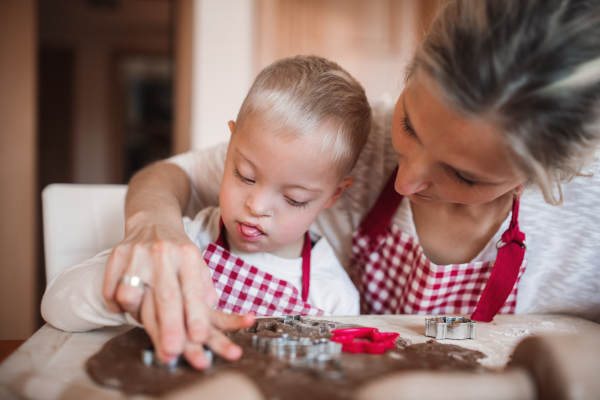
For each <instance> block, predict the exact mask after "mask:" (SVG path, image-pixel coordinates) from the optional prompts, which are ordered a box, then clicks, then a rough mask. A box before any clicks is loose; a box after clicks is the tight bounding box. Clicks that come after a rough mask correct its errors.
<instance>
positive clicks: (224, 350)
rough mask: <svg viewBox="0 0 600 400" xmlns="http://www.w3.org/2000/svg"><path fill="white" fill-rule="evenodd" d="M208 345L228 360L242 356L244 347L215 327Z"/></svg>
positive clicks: (207, 342)
mask: <svg viewBox="0 0 600 400" xmlns="http://www.w3.org/2000/svg"><path fill="white" fill-rule="evenodd" d="M206 345H207V346H208V347H209V348H210V349H211V350H212V351H214V352H215V353H216V354H218V355H220V356H221V357H223V358H224V359H226V360H229V361H235V360H237V359H238V358H240V357H241V356H242V348H241V347H240V346H238V345H237V344H235V343H233V341H231V339H229V338H228V337H227V336H225V334H223V333H222V332H219V331H217V330H214V329H213V332H212V334H211V335H210V337H209V338H208V340H207V341H206Z"/></svg>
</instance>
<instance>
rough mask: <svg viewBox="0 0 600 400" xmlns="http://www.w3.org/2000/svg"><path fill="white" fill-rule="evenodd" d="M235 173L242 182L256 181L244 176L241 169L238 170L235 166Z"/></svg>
mask: <svg viewBox="0 0 600 400" xmlns="http://www.w3.org/2000/svg"><path fill="white" fill-rule="evenodd" d="M233 174H234V175H235V176H236V177H237V178H238V179H239V180H240V181H242V182H244V183H254V181H253V180H252V179H248V178H246V177H245V176H243V175H242V174H240V171H238V170H237V168H235V169H234V170H233Z"/></svg>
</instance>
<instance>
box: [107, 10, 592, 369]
mask: <svg viewBox="0 0 600 400" xmlns="http://www.w3.org/2000/svg"><path fill="white" fill-rule="evenodd" d="M598 37H600V2H599V1H575V0H510V1H504V2H498V1H494V0H482V1H476V2H475V1H471V0H456V1H452V2H450V3H449V4H447V6H446V7H445V8H444V9H443V10H442V11H441V13H440V14H439V15H438V16H437V18H436V20H435V21H434V23H433V25H432V28H431V30H430V32H429V33H428V34H427V36H426V38H425V40H424V42H423V44H422V45H421V46H420V48H419V49H418V50H417V53H416V55H415V59H414V63H413V64H412V66H411V67H410V69H409V73H408V78H407V83H406V87H405V90H404V91H403V93H402V95H401V96H400V98H399V99H398V101H397V102H396V103H395V106H394V105H393V104H392V103H391V102H386V101H382V102H380V103H378V104H374V105H373V110H374V124H373V128H372V132H371V137H370V139H369V142H368V143H367V145H366V147H365V148H364V150H363V152H362V154H361V159H360V160H359V163H358V164H357V166H356V168H355V170H354V172H353V174H352V175H353V176H354V177H355V178H356V183H355V184H354V186H353V187H351V188H350V189H349V190H348V191H347V193H345V194H344V196H342V198H341V199H340V201H338V203H337V204H336V206H335V207H332V208H331V209H329V210H327V211H326V212H324V213H322V214H321V215H320V217H319V219H318V220H317V222H316V223H315V225H314V226H313V227H312V228H311V230H312V231H313V232H314V233H315V234H319V235H324V236H326V237H327V239H328V240H329V242H330V243H331V244H332V246H333V247H334V248H335V249H336V251H337V255H338V257H339V258H340V260H341V261H342V263H343V264H344V265H345V266H347V267H348V268H350V266H352V271H350V272H352V273H355V274H356V276H357V279H358V281H359V282H360V283H361V286H362V292H363V296H364V297H363V300H364V301H365V304H366V306H367V309H366V311H370V312H421V313H426V312H429V311H431V310H439V311H440V312H448V313H450V312H456V313H469V314H470V313H472V312H474V313H475V314H474V317H477V318H478V319H480V320H490V319H491V318H493V315H495V314H496V313H497V312H518V313H525V312H555V313H570V314H576V315H580V316H583V317H586V318H590V319H594V320H598V319H600V296H599V295H598V293H599V292H600V287H599V282H600V273H599V272H598V271H599V270H600V266H598V263H599V262H598V261H597V260H598V259H599V257H598V256H600V246H598V245H597V244H596V243H597V242H598V239H600V228H599V226H600V225H599V224H600V218H599V217H598V216H599V215H600V203H599V202H598V200H597V199H598V198H600V184H599V183H600V182H599V179H600V178H597V177H596V176H589V177H582V176H580V175H585V174H588V175H591V174H589V173H590V172H593V171H590V170H591V169H593V168H595V166H596V164H591V163H592V162H593V157H594V154H595V152H596V150H597V148H598V143H599V141H600V43H599V42H598V39H597V38H598ZM392 112H393V114H392ZM390 133H391V134H390ZM225 148H226V147H217V148H216V149H212V150H211V151H208V152H202V153H193V152H192V153H188V154H185V155H181V156H178V157H175V158H173V159H171V160H170V162H167V163H159V164H155V165H153V166H151V167H149V168H147V169H145V170H143V171H140V173H138V174H137V175H136V176H135V177H134V178H133V179H132V181H131V183H130V189H129V193H128V197H127V205H126V216H127V222H126V237H125V240H124V241H123V242H122V243H121V244H120V245H119V246H118V247H117V248H116V249H115V251H114V252H113V254H112V255H111V261H110V263H109V268H108V269H107V273H106V276H105V282H104V290H103V294H104V296H105V298H106V299H107V301H108V302H109V304H110V306H111V307H112V308H113V309H114V310H115V311H120V310H125V311H128V312H130V313H132V315H136V316H138V318H141V320H142V321H143V322H144V325H145V327H146V329H147V331H148V332H149V334H150V335H151V337H152V339H153V341H154V343H155V345H156V346H158V347H159V348H161V349H162V350H164V352H165V353H167V354H171V355H175V354H179V353H181V352H182V351H184V352H185V355H186V357H188V358H190V357H199V358H202V357H203V354H202V353H203V352H202V347H201V343H206V344H207V345H208V346H209V347H211V348H213V350H215V351H216V352H217V353H219V354H221V355H223V356H224V357H226V358H230V359H234V358H237V357H239V355H240V354H241V353H240V349H239V348H237V347H236V346H235V345H233V344H232V343H230V342H229V341H228V340H227V339H225V337H224V336H223V335H222V334H220V330H221V329H227V328H238V327H242V326H247V325H248V324H249V323H250V322H251V317H240V316H226V315H223V314H220V313H217V312H213V311H211V309H212V306H213V305H214V302H215V295H214V291H213V289H212V282H211V279H210V275H209V273H208V269H207V268H206V267H204V264H203V260H202V255H201V254H200V252H199V251H198V249H197V248H195V247H194V246H193V244H192V243H191V242H189V241H188V239H187V237H186V235H185V233H184V232H183V227H182V223H181V215H182V213H183V211H184V210H185V211H186V212H187V213H188V214H191V215H193V214H194V213H195V211H196V210H197V209H198V208H200V207H206V206H208V205H214V204H217V203H218V201H217V196H218V187H219V182H220V177H221V175H222V171H223V160H224V149H225ZM396 168H397V172H396ZM390 177H391V179H388V178H390ZM569 181H570V182H569ZM190 182H191V183H192V185H190ZM386 182H387V183H386ZM561 182H569V183H566V184H565V185H564V187H562V189H561ZM394 189H395V191H394ZM396 192H397V193H396ZM521 192H522V193H523V194H522V196H521ZM561 203H564V204H563V206H561V207H556V205H558V204H561ZM519 207H520V208H519ZM519 210H520V211H519ZM511 211H512V212H511ZM361 221H364V223H362V224H361ZM353 235H354V236H353ZM525 235H526V238H527V240H524V239H525ZM525 246H527V249H526V250H525ZM498 248H499V250H498ZM494 262H495V264H494ZM198 265H203V268H198ZM492 267H494V268H492ZM444 271H446V272H448V273H447V274H446V275H444ZM438 273H439V274H438ZM436 274H438V275H436ZM440 274H441V275H440ZM490 274H491V276H490ZM457 276H458V277H459V278H460V279H456V280H455V278H456V277H457ZM131 277H139V278H140V279H141V281H142V282H146V283H147V284H148V285H149V287H152V288H153V290H148V289H145V292H146V295H144V287H143V286H142V287H141V288H140V287H139V285H138V286H134V285H132V284H131ZM134 281H135V279H134ZM428 283H429V285H428ZM431 283H433V284H431ZM517 289H518V291H517ZM140 303H141V304H140ZM436 312H437V311H436ZM140 313H141V314H140ZM186 333H187V339H188V340H184V338H185V334H186ZM196 364H200V363H196Z"/></svg>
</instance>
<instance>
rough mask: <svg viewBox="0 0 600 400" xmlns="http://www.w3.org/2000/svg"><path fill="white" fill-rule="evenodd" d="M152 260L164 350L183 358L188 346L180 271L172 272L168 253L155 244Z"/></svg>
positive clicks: (157, 313) (161, 340)
mask: <svg viewBox="0 0 600 400" xmlns="http://www.w3.org/2000/svg"><path fill="white" fill-rule="evenodd" d="M153 246H155V249H154V251H153V252H155V256H154V257H152V259H153V264H154V268H153V270H154V271H155V272H156V274H155V281H154V293H153V294H154V307H155V308H156V315H157V320H158V329H159V332H160V343H161V345H162V348H163V349H164V350H165V351H166V352H167V353H170V354H176V355H177V354H181V353H182V352H183V348H184V344H185V327H184V322H183V321H184V310H183V302H182V298H181V288H180V286H179V280H178V279H177V269H176V268H173V266H172V264H173V261H172V260H171V259H170V255H169V254H168V253H169V249H168V248H165V245H164V243H156V244H154V245H153Z"/></svg>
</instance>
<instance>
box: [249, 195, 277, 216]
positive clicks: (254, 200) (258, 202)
mask: <svg viewBox="0 0 600 400" xmlns="http://www.w3.org/2000/svg"><path fill="white" fill-rule="evenodd" d="M246 207H248V209H249V210H250V213H251V214H252V215H254V216H255V217H272V216H273V208H272V207H271V206H270V202H269V201H268V199H267V198H266V196H264V195H263V196H261V195H260V194H257V195H254V196H250V197H248V199H247V200H246Z"/></svg>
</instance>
